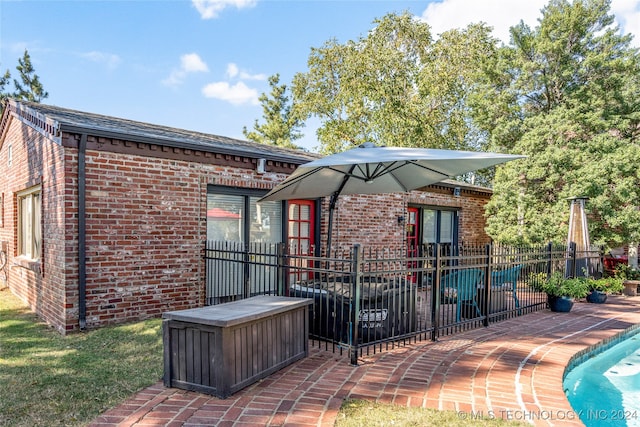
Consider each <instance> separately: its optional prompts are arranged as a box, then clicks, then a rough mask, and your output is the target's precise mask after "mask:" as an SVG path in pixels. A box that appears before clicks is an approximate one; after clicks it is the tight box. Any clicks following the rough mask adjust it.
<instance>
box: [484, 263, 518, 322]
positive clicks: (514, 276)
mask: <svg viewBox="0 0 640 427" xmlns="http://www.w3.org/2000/svg"><path fill="white" fill-rule="evenodd" d="M520 270H522V265H516V266H514V267H511V268H507V269H504V270H496V271H492V272H491V287H492V288H494V289H495V288H501V289H504V290H507V291H511V293H512V294H513V300H514V301H515V304H516V308H517V309H518V314H522V310H521V309H520V301H519V300H518V293H517V289H518V277H519V276H520Z"/></svg>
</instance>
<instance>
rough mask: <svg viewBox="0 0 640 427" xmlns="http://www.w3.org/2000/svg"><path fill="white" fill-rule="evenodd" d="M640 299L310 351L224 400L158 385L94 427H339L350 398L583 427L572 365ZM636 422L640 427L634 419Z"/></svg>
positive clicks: (626, 323) (634, 312) (622, 324)
mask: <svg viewBox="0 0 640 427" xmlns="http://www.w3.org/2000/svg"><path fill="white" fill-rule="evenodd" d="M639 309H640V297H624V296H615V297H609V299H608V301H607V303H606V304H588V303H584V302H582V303H576V304H575V305H574V307H573V310H572V311H571V312H570V313H552V312H550V311H549V310H542V311H539V312H535V313H532V314H527V315H523V316H520V317H517V318H514V319H510V320H506V321H503V322H499V323H495V324H492V325H491V326H489V327H488V328H480V329H475V330H471V331H466V332H462V333H459V334H456V335H453V336H448V337H444V338H442V339H441V340H440V341H438V342H430V341H424V342H419V343H416V344H411V345H408V346H405V347H401V348H397V349H395V350H391V351H387V352H382V353H378V354H375V355H371V356H367V357H363V358H362V359H360V361H359V363H360V365H359V366H357V367H354V366H351V365H350V364H349V360H348V358H347V356H346V355H345V356H340V355H338V354H334V353H332V352H327V351H323V350H320V349H318V348H315V347H314V348H312V349H311V351H310V355H309V357H307V358H306V359H303V360H301V361H299V362H296V363H294V364H293V365H291V366H289V367H287V368H285V369H282V370H281V371H278V372H276V373H275V374H273V375H271V376H270V377H268V378H266V379H264V380H262V381H261V382H259V383H256V384H254V385H252V386H250V387H248V388H246V389H244V390H242V391H240V392H238V393H236V394H234V395H232V396H231V397H229V398H228V399H225V400H221V399H218V398H215V397H212V396H209V395H206V394H201V393H196V392H189V391H184V390H179V389H168V388H165V387H164V386H163V385H162V382H161V381H158V383H156V384H154V385H153V386H151V387H148V388H146V389H144V390H142V391H140V392H139V393H137V394H136V395H134V396H132V397H131V398H130V399H128V400H127V401H126V402H124V403H123V404H122V405H120V406H118V407H116V408H113V409H111V410H109V411H107V412H106V413H104V414H103V415H101V416H100V417H98V418H97V419H96V420H94V422H93V423H91V424H90V425H91V426H93V427H113V426H139V427H141V426H333V425H334V422H335V420H336V417H337V416H338V411H339V409H340V406H341V404H342V402H343V400H344V399H347V398H360V399H367V400H372V401H379V402H388V403H393V404H396V405H400V406H411V407H425V408H435V409H440V410H454V411H458V415H459V417H461V418H471V417H478V416H481V415H484V416H490V417H500V418H506V419H512V420H519V421H527V422H531V423H532V424H535V425H538V426H580V425H583V423H582V422H581V421H580V420H579V418H578V416H577V414H576V413H574V412H573V410H572V408H571V406H570V405H569V402H568V401H567V399H566V397H565V394H564V392H563V389H562V375H563V372H564V370H565V367H566V366H567V364H568V363H569V362H570V360H571V357H572V356H573V355H574V354H576V353H578V352H579V351H581V350H584V349H586V348H588V347H589V346H592V345H596V344H598V343H600V342H602V341H604V340H607V339H610V338H612V337H614V336H616V335H617V334H619V333H621V332H623V331H624V330H626V329H628V328H630V327H632V326H633V325H635V324H638V323H640V310H639ZM635 421H636V422H637V421H638V420H635Z"/></svg>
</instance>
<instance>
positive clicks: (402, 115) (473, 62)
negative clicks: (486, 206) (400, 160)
mask: <svg viewBox="0 0 640 427" xmlns="http://www.w3.org/2000/svg"><path fill="white" fill-rule="evenodd" d="M374 24H375V27H374V28H373V29H372V30H371V31H370V32H369V33H368V35H367V36H366V37H361V38H359V39H358V40H357V41H348V42H347V43H345V44H339V43H338V42H337V41H336V40H330V41H328V42H326V43H325V44H324V45H323V46H322V47H320V48H313V49H312V51H311V54H310V57H309V60H308V66H309V70H308V71H307V72H306V73H298V74H296V75H295V77H294V80H293V89H292V91H293V96H294V98H293V103H294V108H295V109H296V110H297V111H298V112H299V114H300V116H301V117H303V118H305V119H306V118H308V117H312V116H314V117H317V118H318V119H319V120H320V122H321V125H320V127H319V129H318V132H317V136H318V139H319V140H320V143H321V151H322V152H324V153H327V154H329V153H334V152H339V151H343V150H345V149H348V148H351V147H354V146H357V145H360V144H362V143H364V142H374V143H377V144H380V145H389V146H406V147H432V148H435V147H437V148H455V149H478V148H481V147H482V145H483V141H482V139H481V138H479V135H478V134H477V131H478V129H477V128H475V127H474V124H473V122H472V121H471V120H470V117H469V109H468V107H467V105H466V97H467V96H468V94H469V93H471V91H472V89H473V88H474V85H475V80H476V78H477V75H478V71H479V70H480V69H481V66H480V64H481V63H482V62H483V61H484V59H485V58H486V57H487V56H491V55H493V53H494V51H495V49H496V41H495V40H494V39H492V38H491V37H490V35H489V34H490V29H489V28H488V27H486V26H485V25H470V26H469V27H467V28H466V29H464V30H452V31H449V32H446V33H444V34H442V35H441V36H440V37H439V38H438V40H437V41H433V40H432V37H431V30H430V27H429V25H428V24H426V23H425V22H420V21H418V20H416V19H414V18H413V17H412V16H411V15H409V14H408V13H404V14H402V15H396V14H389V15H386V16H385V17H383V18H382V19H378V20H375V21H374Z"/></svg>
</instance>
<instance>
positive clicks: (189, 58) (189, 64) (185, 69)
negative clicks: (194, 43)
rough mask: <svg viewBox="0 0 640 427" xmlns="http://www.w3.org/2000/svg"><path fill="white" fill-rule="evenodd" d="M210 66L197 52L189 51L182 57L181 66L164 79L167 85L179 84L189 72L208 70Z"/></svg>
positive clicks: (163, 81)
mask: <svg viewBox="0 0 640 427" xmlns="http://www.w3.org/2000/svg"><path fill="white" fill-rule="evenodd" d="M208 71H209V67H208V66H207V64H206V63H205V62H204V61H203V60H202V59H201V58H200V56H199V55H198V54H197V53H187V54H184V55H182V56H181V57H180V68H179V69H177V70H173V71H172V72H171V74H169V77H167V78H166V79H164V80H162V83H163V84H164V85H166V86H178V85H180V84H182V82H183V81H184V79H185V78H186V77H187V74H189V73H199V72H200V73H203V72H208Z"/></svg>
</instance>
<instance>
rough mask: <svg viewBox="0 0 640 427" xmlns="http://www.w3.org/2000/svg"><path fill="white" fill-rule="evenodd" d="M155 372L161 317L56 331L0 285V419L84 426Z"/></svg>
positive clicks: (6, 422) (10, 422) (158, 362)
mask: <svg viewBox="0 0 640 427" xmlns="http://www.w3.org/2000/svg"><path fill="white" fill-rule="evenodd" d="M161 377H162V334H161V320H160V319H154V320H148V321H143V322H138V323H133V324H127V325H123V326H115V327H106V328H102V329H99V330H95V331H89V332H82V333H74V334H70V335H67V336H62V335H60V334H59V333H58V332H57V331H55V330H53V329H51V328H50V327H48V326H46V325H45V324H43V323H41V322H39V321H38V319H37V318H36V317H35V316H34V314H33V313H31V312H30V311H29V310H28V308H26V307H25V305H24V304H23V303H22V302H21V301H20V300H18V299H17V298H16V297H15V296H13V294H11V292H10V291H9V290H8V289H6V288H5V289H2V290H0V384H1V385H0V425H2V426H30V427H31V426H80V425H85V424H87V423H88V422H90V421H91V420H93V419H94V418H96V417H97V416H98V415H99V414H101V413H102V412H104V411H105V410H107V409H109V408H112V407H114V406H116V405H118V404H119V403H121V402H123V401H124V400H125V399H126V398H128V397H130V396H131V395H132V394H133V393H135V392H136V391H138V390H140V389H142V388H144V387H146V386H148V385H151V384H153V383H155V382H157V381H159V380H160V379H161Z"/></svg>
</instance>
